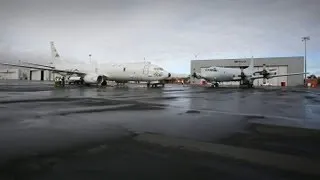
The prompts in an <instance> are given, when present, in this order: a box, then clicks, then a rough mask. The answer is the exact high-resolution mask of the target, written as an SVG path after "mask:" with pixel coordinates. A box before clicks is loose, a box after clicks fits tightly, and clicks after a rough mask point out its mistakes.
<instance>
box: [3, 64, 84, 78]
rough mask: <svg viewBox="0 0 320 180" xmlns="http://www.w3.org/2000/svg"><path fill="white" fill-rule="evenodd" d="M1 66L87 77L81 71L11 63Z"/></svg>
mask: <svg viewBox="0 0 320 180" xmlns="http://www.w3.org/2000/svg"><path fill="white" fill-rule="evenodd" d="M0 64H1V65H5V66H13V67H22V68H30V69H38V70H46V71H51V72H55V73H69V74H79V75H85V74H86V73H84V72H79V71H69V70H61V69H52V68H48V67H35V66H26V65H18V64H9V63H1V62H0Z"/></svg>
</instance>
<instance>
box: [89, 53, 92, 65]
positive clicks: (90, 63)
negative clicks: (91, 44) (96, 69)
mask: <svg viewBox="0 0 320 180" xmlns="http://www.w3.org/2000/svg"><path fill="white" fill-rule="evenodd" d="M91 56H92V55H91V54H89V60H90V64H91Z"/></svg>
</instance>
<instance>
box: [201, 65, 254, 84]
mask: <svg viewBox="0 0 320 180" xmlns="http://www.w3.org/2000/svg"><path fill="white" fill-rule="evenodd" d="M243 72H244V74H245V75H247V76H248V74H249V72H248V70H247V69H244V70H243ZM201 76H202V77H204V78H205V79H206V80H209V81H214V82H223V81H239V80H240V76H241V69H236V68H223V67H210V68H206V69H204V70H203V72H201Z"/></svg>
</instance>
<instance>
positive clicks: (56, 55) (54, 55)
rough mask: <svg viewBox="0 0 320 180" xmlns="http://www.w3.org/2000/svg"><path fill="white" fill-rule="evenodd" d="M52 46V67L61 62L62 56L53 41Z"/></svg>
mask: <svg viewBox="0 0 320 180" xmlns="http://www.w3.org/2000/svg"><path fill="white" fill-rule="evenodd" d="M50 46H51V57H52V61H51V62H50V64H51V65H52V66H55V65H56V63H57V61H58V62H59V61H60V62H61V59H60V55H59V53H58V51H57V49H56V47H55V45H54V42H53V41H51V42H50Z"/></svg>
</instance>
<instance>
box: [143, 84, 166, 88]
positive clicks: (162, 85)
mask: <svg viewBox="0 0 320 180" xmlns="http://www.w3.org/2000/svg"><path fill="white" fill-rule="evenodd" d="M158 85H161V87H164V83H155V84H150V83H147V87H148V88H150V86H151V87H152V88H157V87H158Z"/></svg>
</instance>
